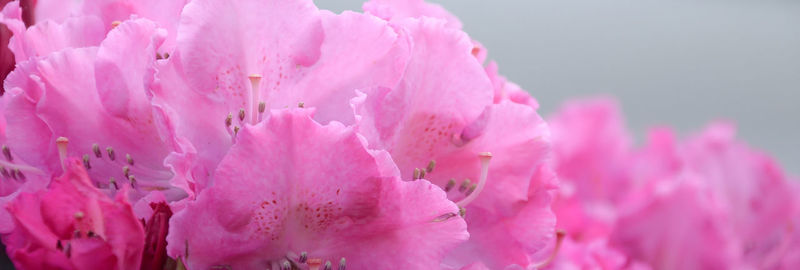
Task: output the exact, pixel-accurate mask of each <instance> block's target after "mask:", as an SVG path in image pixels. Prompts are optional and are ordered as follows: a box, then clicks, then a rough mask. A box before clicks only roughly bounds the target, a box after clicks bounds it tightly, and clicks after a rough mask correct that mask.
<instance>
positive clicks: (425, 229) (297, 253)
mask: <svg viewBox="0 0 800 270" xmlns="http://www.w3.org/2000/svg"><path fill="white" fill-rule="evenodd" d="M312 117H313V116H312V115H311V110H308V109H293V110H280V111H274V112H272V113H270V115H269V117H268V120H267V121H265V122H262V123H260V124H257V125H254V126H251V125H247V126H245V128H244V129H242V130H241V131H240V132H239V133H238V134H237V141H236V143H235V144H234V145H233V147H232V148H231V150H230V151H229V152H228V154H227V155H226V156H225V157H224V158H223V160H222V162H220V165H219V167H218V168H217V170H216V172H215V173H214V177H215V182H214V185H213V186H211V187H209V188H207V189H205V190H203V191H202V192H201V193H200V194H199V195H198V196H197V201H195V202H194V203H192V204H189V205H188V206H187V208H186V209H185V210H184V211H182V212H179V213H177V214H176V215H175V216H174V217H173V219H172V220H171V222H170V227H171V228H170V234H169V236H168V238H167V242H168V243H169V246H168V249H169V254H171V255H172V256H174V257H183V258H185V259H186V261H187V263H188V266H189V267H190V268H201V269H205V268H209V267H212V266H223V267H231V268H234V269H238V268H264V267H270V266H272V267H273V269H274V268H276V267H278V266H280V265H284V264H290V265H303V264H309V263H312V262H317V261H318V260H322V261H329V262H332V263H333V264H334V265H335V264H339V263H341V264H346V266H347V267H348V268H350V267H352V268H354V269H428V268H434V267H437V266H438V265H439V262H440V260H441V257H442V256H443V255H444V254H445V252H446V251H447V250H448V249H449V248H451V247H452V246H453V245H455V244H457V243H459V242H461V241H463V240H465V239H466V238H467V233H466V226H465V224H464V221H463V220H462V219H461V218H460V217H458V207H457V206H456V205H455V204H453V203H452V202H450V201H448V200H447V199H446V198H445V194H444V192H442V191H441V190H440V189H438V188H436V187H434V186H432V185H431V184H430V183H428V182H427V181H415V182H404V181H401V180H400V177H399V175H398V174H397V168H396V167H395V165H394V163H392V161H391V159H389V157H388V155H386V154H385V153H384V152H382V151H374V150H368V149H367V148H366V147H365V145H364V141H363V140H362V139H361V138H359V136H358V135H357V134H356V133H355V132H354V130H353V128H348V127H344V126H342V125H341V124H338V123H331V124H328V125H325V126H322V125H319V124H317V123H316V122H314V121H313V120H312ZM255 168H257V169H255ZM187 252H188V253H187Z"/></svg>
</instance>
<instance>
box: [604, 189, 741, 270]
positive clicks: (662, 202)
mask: <svg viewBox="0 0 800 270" xmlns="http://www.w3.org/2000/svg"><path fill="white" fill-rule="evenodd" d="M698 180H700V179H696V178H691V177H690V178H682V179H675V180H673V181H671V182H665V183H663V184H661V185H656V186H654V187H653V188H652V189H650V190H647V191H644V192H648V193H647V194H648V196H647V197H648V200H647V202H644V203H643V204H642V206H641V207H637V208H636V209H635V210H632V211H630V212H629V213H626V214H623V215H622V216H621V217H620V219H619V220H618V221H617V226H616V227H615V230H614V232H613V233H612V234H611V238H610V242H611V244H612V245H613V246H615V247H618V248H619V249H620V250H622V251H623V252H625V253H626V254H628V255H630V256H631V257H632V258H634V259H637V260H641V261H643V262H646V263H648V264H650V265H652V266H653V267H654V268H656V269H728V268H731V267H734V266H737V265H738V264H737V262H738V260H739V259H740V252H741V248H742V247H741V246H740V245H738V244H737V243H736V242H734V241H733V238H732V237H731V236H732V233H733V232H732V231H731V230H730V228H729V227H728V226H727V225H728V224H726V222H725V216H724V213H722V212H721V211H720V210H721V208H720V205H719V204H717V203H716V202H714V200H713V197H712V196H709V193H708V191H707V190H705V189H704V188H703V187H702V186H701V185H700V182H698Z"/></svg>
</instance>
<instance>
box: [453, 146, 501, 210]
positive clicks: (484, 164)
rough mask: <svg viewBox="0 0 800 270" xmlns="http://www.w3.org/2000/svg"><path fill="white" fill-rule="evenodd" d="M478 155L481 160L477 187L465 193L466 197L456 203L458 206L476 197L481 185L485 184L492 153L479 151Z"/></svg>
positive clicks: (464, 204)
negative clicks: (467, 193)
mask: <svg viewBox="0 0 800 270" xmlns="http://www.w3.org/2000/svg"><path fill="white" fill-rule="evenodd" d="M478 157H479V158H480V160H481V178H480V180H479V181H478V187H476V188H475V190H474V191H472V192H471V193H470V194H469V195H467V197H465V198H464V199H461V200H460V201H458V202H457V203H456V205H458V206H461V207H465V206H467V205H468V204H469V203H471V202H472V201H474V200H475V199H476V198H478V195H480V194H481V191H482V190H483V187H484V186H486V178H487V177H488V176H489V161H491V160H492V153H489V152H484V153H480V154H479V155H478Z"/></svg>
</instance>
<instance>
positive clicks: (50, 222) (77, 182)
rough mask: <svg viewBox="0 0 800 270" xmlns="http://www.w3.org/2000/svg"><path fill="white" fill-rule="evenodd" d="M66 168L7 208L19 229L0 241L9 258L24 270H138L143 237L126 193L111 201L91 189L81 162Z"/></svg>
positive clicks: (74, 162) (74, 161)
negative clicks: (43, 187) (45, 185)
mask: <svg viewBox="0 0 800 270" xmlns="http://www.w3.org/2000/svg"><path fill="white" fill-rule="evenodd" d="M66 166H67V172H65V174H64V175H63V176H61V177H59V178H57V179H55V180H54V181H53V183H52V185H51V186H50V187H49V188H48V190H47V191H40V192H38V193H36V194H24V195H22V196H20V197H18V198H17V200H15V201H14V203H12V204H11V205H10V206H9V210H10V211H11V213H12V214H13V216H14V218H15V221H16V223H17V224H18V226H17V228H15V230H14V231H13V232H12V233H11V234H10V235H9V236H8V238H5V239H4V241H5V243H6V244H8V249H9V255H10V257H11V258H12V259H13V260H14V261H15V263H17V266H19V267H21V268H25V269H39V268H40V267H45V268H46V267H55V266H58V268H60V269H87V268H97V267H99V268H103V269H138V268H139V263H140V260H141V254H142V247H143V245H144V232H143V230H142V227H141V224H140V223H139V221H138V220H137V219H136V217H134V215H133V211H132V209H131V206H130V204H128V202H127V200H126V199H125V197H126V196H127V194H126V192H125V191H123V192H121V193H120V194H119V196H118V197H117V199H116V200H114V201H112V200H111V199H110V198H108V197H106V195H105V194H104V193H103V192H101V191H100V190H98V189H96V188H95V187H94V186H93V185H92V183H91V180H90V179H89V178H88V175H87V174H86V171H85V169H84V168H83V165H82V162H81V161H78V160H75V159H72V160H69V161H66ZM9 239H12V240H11V241H6V240H9Z"/></svg>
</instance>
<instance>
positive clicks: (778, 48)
mask: <svg viewBox="0 0 800 270" xmlns="http://www.w3.org/2000/svg"><path fill="white" fill-rule="evenodd" d="M316 2H317V4H318V5H319V6H320V7H321V8H328V9H332V10H334V11H341V10H345V9H354V10H360V6H361V1H350V0H346V1H342V0H317V1H316ZM431 2H437V3H441V4H442V5H444V6H445V8H447V9H448V10H450V11H451V12H453V13H455V14H456V15H457V16H458V17H459V18H460V19H461V21H462V22H463V23H464V27H465V30H466V31H467V32H468V33H469V34H470V36H472V37H473V38H474V39H477V40H479V41H481V42H482V43H483V44H484V45H485V46H486V47H487V48H488V49H489V57H490V58H491V59H494V60H496V61H497V62H498V63H499V64H500V72H501V73H502V74H504V75H506V76H507V77H509V78H510V79H511V80H512V81H515V82H517V83H518V84H520V85H521V86H522V87H523V88H525V89H527V90H528V91H530V92H531V93H533V95H534V96H535V97H536V98H537V99H538V100H539V101H540V103H541V105H542V114H544V115H547V114H548V113H550V112H553V111H554V110H555V109H557V108H558V106H559V105H560V104H561V103H562V102H563V101H564V100H566V99H568V98H573V97H582V96H596V95H601V94H606V95H613V96H616V97H617V98H618V99H619V100H620V102H621V104H622V106H623V110H624V111H625V115H626V117H627V122H628V124H629V126H630V127H631V129H632V131H633V132H634V133H635V134H637V136H638V137H639V138H641V137H642V135H643V134H644V133H645V131H646V130H647V128H648V127H651V126H654V125H670V126H673V127H675V128H677V129H678V130H679V131H681V132H683V133H684V134H686V133H688V132H692V131H696V130H699V129H701V128H702V127H703V126H704V125H705V123H707V122H709V121H712V120H715V119H728V120H733V121H735V122H736V123H737V124H738V127H739V135H740V137H741V138H743V139H744V140H746V141H748V142H749V143H750V144H752V145H754V146H755V147H758V148H761V149H764V150H766V151H768V152H770V153H772V155H773V156H775V157H776V158H778V160H779V162H780V163H781V164H782V165H783V166H784V167H785V168H786V169H787V171H789V172H791V173H792V174H794V175H800V104H799V103H800V0H693V1H691V0H525V1H521V0H513V1H512V0H491V1H487V0H440V1H431Z"/></svg>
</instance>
